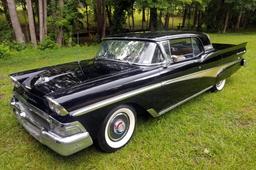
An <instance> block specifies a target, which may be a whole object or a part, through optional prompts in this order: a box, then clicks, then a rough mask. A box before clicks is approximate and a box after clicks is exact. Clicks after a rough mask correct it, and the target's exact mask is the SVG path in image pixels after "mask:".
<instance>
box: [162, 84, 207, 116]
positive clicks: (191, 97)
mask: <svg viewBox="0 0 256 170" xmlns="http://www.w3.org/2000/svg"><path fill="white" fill-rule="evenodd" d="M211 88H212V86H210V87H207V88H206V89H204V90H202V91H200V92H198V93H196V94H194V95H192V96H190V97H188V98H186V99H184V100H182V101H180V102H178V103H176V104H174V105H172V106H170V107H168V108H166V109H164V110H161V111H160V112H159V113H158V116H161V115H162V114H164V113H166V112H168V111H170V110H172V109H174V108H175V107H177V106H179V105H181V104H183V103H185V102H187V101H189V100H191V99H193V98H194V97H196V96H198V95H200V94H202V93H204V92H206V91H208V90H210V89H211Z"/></svg>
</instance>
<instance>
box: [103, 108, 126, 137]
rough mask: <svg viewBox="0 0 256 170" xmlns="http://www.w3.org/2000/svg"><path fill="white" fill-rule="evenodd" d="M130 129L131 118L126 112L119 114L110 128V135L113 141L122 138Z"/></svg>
mask: <svg viewBox="0 0 256 170" xmlns="http://www.w3.org/2000/svg"><path fill="white" fill-rule="evenodd" d="M128 129H129V118H128V116H127V115H126V114H125V113H119V114H117V115H116V116H115V117H114V118H113V119H112V121H111V124H110V126H109V128H108V136H109V138H110V139H111V140H112V141H119V140H121V139H122V138H123V137H124V136H125V135H126V133H127V131H128Z"/></svg>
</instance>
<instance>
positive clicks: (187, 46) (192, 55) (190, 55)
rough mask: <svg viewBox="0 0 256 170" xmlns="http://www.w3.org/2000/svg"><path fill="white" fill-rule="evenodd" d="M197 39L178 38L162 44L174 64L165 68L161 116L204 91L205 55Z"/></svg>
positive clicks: (163, 71) (162, 74) (161, 76)
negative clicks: (201, 61)
mask: <svg viewBox="0 0 256 170" xmlns="http://www.w3.org/2000/svg"><path fill="white" fill-rule="evenodd" d="M200 45H201V44H200V40H199V39H197V38H191V37H188V38H178V39H171V40H169V41H165V42H162V48H163V51H164V53H165V54H166V56H167V58H169V59H170V60H171V61H172V63H171V64H169V65H168V66H167V67H165V68H164V67H163V69H162V71H161V73H160V75H159V79H161V81H162V88H161V108H155V109H156V110H157V111H158V112H159V113H160V114H162V113H164V112H165V111H168V108H171V107H173V106H175V105H177V104H179V103H180V102H182V101H184V100H186V99H188V98H190V97H191V96H193V95H195V94H197V93H199V92H200V91H202V90H203V88H204V86H202V85H201V78H202V77H201V76H200V69H201V66H200V64H201V63H200V57H201V55H202V54H203V53H204V51H203V48H202V46H200Z"/></svg>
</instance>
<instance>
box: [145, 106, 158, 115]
mask: <svg viewBox="0 0 256 170" xmlns="http://www.w3.org/2000/svg"><path fill="white" fill-rule="evenodd" d="M147 112H148V113H149V114H150V115H151V116H153V117H158V116H159V113H158V112H157V111H156V110H155V109H153V108H150V109H148V110H147Z"/></svg>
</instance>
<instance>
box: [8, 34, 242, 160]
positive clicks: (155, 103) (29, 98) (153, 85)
mask: <svg viewBox="0 0 256 170" xmlns="http://www.w3.org/2000/svg"><path fill="white" fill-rule="evenodd" d="M245 52H246V43H243V44H240V45H233V44H214V43H211V42H210V40H209V36H208V35H207V34H205V33H198V32H155V33H150V32H146V33H126V34H118V35H114V36H110V37H107V38H105V39H104V40H103V41H102V44H101V47H100V49H99V52H98V53H97V55H96V57H95V58H94V59H90V60H82V61H75V62H70V63H66V64H60V65H55V66H48V67H44V68H39V69H33V70H28V71H22V72H18V73H13V74H11V75H10V78H11V79H12V81H13V84H14V89H13V98H12V100H11V106H12V107H13V110H14V113H15V115H16V117H17V119H18V120H19V122H20V123H21V124H22V125H23V127H24V128H25V129H26V130H27V131H28V132H29V133H30V134H31V135H32V136H33V137H34V138H36V139H37V140H38V141H40V142H41V143H42V144H44V145H47V146H48V147H49V148H51V149H52V150H54V151H56V152H57V153H59V154H61V155H65V156H67V155H71V154H73V153H76V152H78V151H80V150H82V149H84V148H86V147H88V146H90V145H92V144H93V143H94V144H96V145H97V146H99V148H100V149H102V150H103V151H105V152H114V151H116V150H118V149H120V148H122V147H124V146H125V145H126V144H127V143H128V142H129V141H130V139H131V137H132V136H133V133H134V130H135V126H136V114H140V113H144V112H145V113H148V114H150V115H152V116H153V117H157V116H161V115H162V114H164V113H166V112H169V111H170V110H171V109H173V108H175V107H176V106H178V105H180V104H182V103H184V102H186V101H188V100H190V99H192V98H194V97H196V96H198V95H199V94H202V93H203V92H206V91H208V90H212V91H221V90H222V89H223V88H224V85H225V82H226V79H227V78H228V77H229V76H231V75H232V74H233V73H235V72H236V71H237V70H238V69H239V68H240V67H241V66H243V65H244V64H245V59H244V58H243V57H242V55H243V54H244V53H245ZM60 58H61V56H60ZM194 104H196V103H194ZM163 140H164V139H163Z"/></svg>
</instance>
